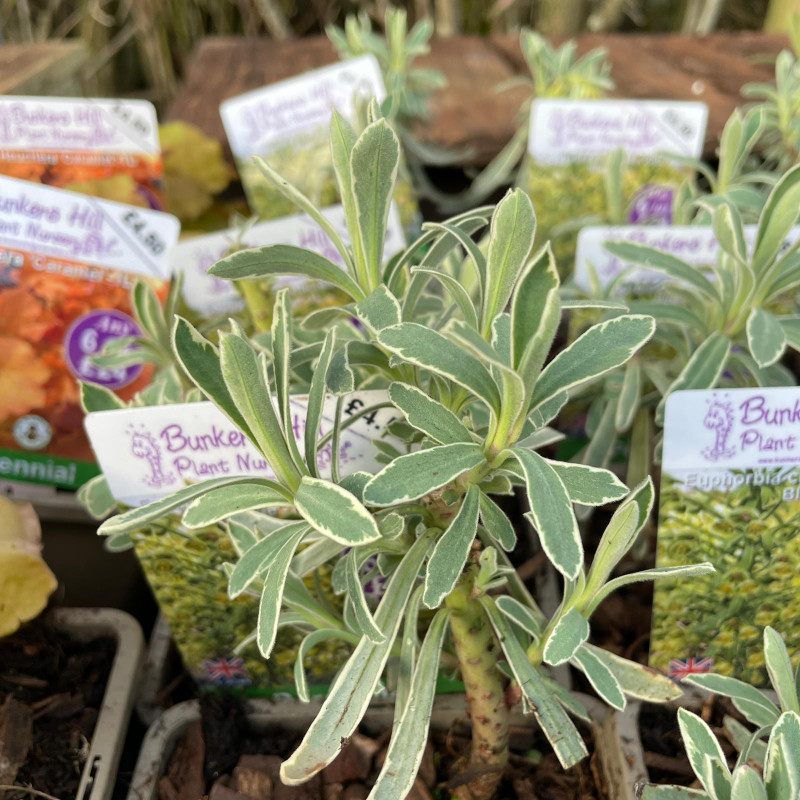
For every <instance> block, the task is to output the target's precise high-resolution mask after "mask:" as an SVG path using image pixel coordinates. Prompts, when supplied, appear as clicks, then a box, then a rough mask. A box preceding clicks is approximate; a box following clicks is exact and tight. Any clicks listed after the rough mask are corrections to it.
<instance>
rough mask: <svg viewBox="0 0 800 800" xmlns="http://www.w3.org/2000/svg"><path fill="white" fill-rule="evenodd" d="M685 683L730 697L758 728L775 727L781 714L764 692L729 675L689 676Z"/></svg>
mask: <svg viewBox="0 0 800 800" xmlns="http://www.w3.org/2000/svg"><path fill="white" fill-rule="evenodd" d="M684 683H688V684H691V685H692V686H699V687H700V688H701V689H705V690H706V691H707V692H713V693H714V694H719V695H722V696H723V697H729V698H730V699H731V701H732V702H733V705H734V706H735V707H736V709H737V710H738V711H739V712H740V713H741V714H743V715H744V717H745V718H746V719H747V720H749V721H750V722H752V723H753V725H757V726H758V727H763V726H766V725H774V724H775V723H776V722H777V721H778V717H779V716H780V713H781V712H780V710H779V709H778V708H777V706H776V705H775V703H773V702H772V701H771V700H770V699H769V698H768V697H767V696H766V695H765V694H764V693H763V692H760V691H759V690H758V689H756V688H755V687H754V686H751V685H750V684H749V683H745V682H744V681H740V680H739V679H738V678H732V677H731V676H729V675H717V674H715V673H713V672H709V673H707V674H704V675H687V677H686V678H684Z"/></svg>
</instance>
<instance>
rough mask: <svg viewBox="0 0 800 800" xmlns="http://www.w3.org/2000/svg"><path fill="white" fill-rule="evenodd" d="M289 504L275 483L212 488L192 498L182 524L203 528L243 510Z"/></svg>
mask: <svg viewBox="0 0 800 800" xmlns="http://www.w3.org/2000/svg"><path fill="white" fill-rule="evenodd" d="M291 505H292V501H291V498H289V497H287V494H286V491H285V490H284V489H283V487H282V486H279V485H278V484H275V485H274V487H269V486H265V485H264V484H263V483H235V484H233V485H231V486H220V487H219V488H218V489H212V490H211V491H209V492H206V494H204V495H201V496H200V497H198V498H197V499H196V500H193V501H192V503H191V504H190V505H189V506H188V507H187V509H186V511H184V512H183V524H184V525H186V527H187V528H204V527H206V526H207V525H213V524H214V523H215V522H219V521H220V520H222V519H227V518H228V517H231V516H233V515H234V514H239V513H241V512H242V511H252V510H253V509H256V508H276V507H279V506H284V507H290V506H291Z"/></svg>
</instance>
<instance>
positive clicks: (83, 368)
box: [64, 309, 144, 389]
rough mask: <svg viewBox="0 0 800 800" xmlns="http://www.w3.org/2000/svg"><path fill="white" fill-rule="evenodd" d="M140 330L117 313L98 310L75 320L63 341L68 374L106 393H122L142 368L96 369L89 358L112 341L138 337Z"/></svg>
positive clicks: (126, 316) (135, 365) (126, 317)
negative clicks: (98, 386) (97, 385)
mask: <svg viewBox="0 0 800 800" xmlns="http://www.w3.org/2000/svg"><path fill="white" fill-rule="evenodd" d="M141 335H142V332H141V331H140V330H139V326H138V325H137V324H136V323H135V322H134V321H133V320H132V319H131V318H130V317H129V316H128V315H127V314H123V313H122V312H121V311H117V310H116V309H99V310H97V311H90V312H89V313H88V314H84V315H83V316H82V317H78V319H76V320H75V321H74V322H73V323H72V325H71V326H70V328H69V330H68V331H67V335H66V336H65V337H64V357H65V360H66V362H67V366H68V367H69V369H70V372H72V374H73V375H74V376H75V377H76V378H78V379H79V380H82V381H88V382H89V383H98V384H100V386H105V387H107V388H109V389H121V388H122V387H123V386H127V385H128V384H129V383H131V382H133V381H135V380H136V378H138V377H139V373H141V371H142V368H143V366H144V365H143V364H133V365H132V366H129V367H116V368H108V367H99V366H96V365H95V364H93V363H92V357H93V356H97V355H99V354H100V353H101V352H102V351H103V348H104V347H105V346H106V345H107V344H108V343H109V342H110V341H111V340H113V339H119V338H120V337H122V336H141Z"/></svg>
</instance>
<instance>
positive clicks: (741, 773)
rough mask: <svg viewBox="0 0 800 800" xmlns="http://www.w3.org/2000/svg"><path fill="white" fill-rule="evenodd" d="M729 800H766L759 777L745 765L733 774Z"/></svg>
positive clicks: (764, 788) (764, 789)
mask: <svg viewBox="0 0 800 800" xmlns="http://www.w3.org/2000/svg"><path fill="white" fill-rule="evenodd" d="M730 800H768V798H767V790H766V787H765V786H764V783H763V781H762V780H761V776H760V775H759V774H758V773H757V772H756V771H755V770H754V769H753V768H752V767H748V766H747V764H743V765H742V766H741V767H739V768H738V769H736V771H735V772H734V773H733V784H732V785H731V797H730Z"/></svg>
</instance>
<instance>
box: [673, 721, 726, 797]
mask: <svg viewBox="0 0 800 800" xmlns="http://www.w3.org/2000/svg"><path fill="white" fill-rule="evenodd" d="M678 727H679V728H680V730H681V736H682V737H683V743H684V746H685V748H686V756H687V758H688V759H689V763H690V764H691V765H692V770H693V771H694V774H695V775H697V777H698V778H699V779H700V780H701V782H702V781H703V778H704V773H705V758H706V756H708V757H709V758H711V759H713V760H715V761H719V763H720V764H723V765H725V769H727V768H728V767H727V764H728V762H727V759H726V758H725V754H724V753H723V752H722V748H721V747H720V745H719V742H718V741H717V738H716V737H715V736H714V734H713V732H712V731H711V728H709V727H708V725H707V724H706V723H705V722H704V721H703V720H702V719H701V718H700V717H698V716H697V714H693V713H692V712H691V711H687V710H686V709H685V708H679V709H678ZM704 785H705V784H704ZM708 788H709V787H708V786H705V789H706V791H708Z"/></svg>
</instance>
